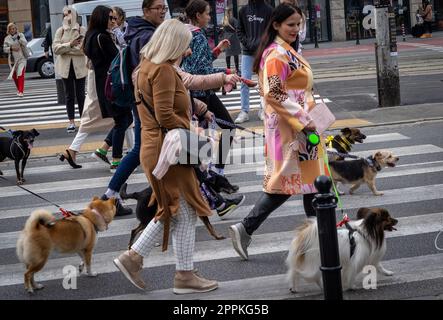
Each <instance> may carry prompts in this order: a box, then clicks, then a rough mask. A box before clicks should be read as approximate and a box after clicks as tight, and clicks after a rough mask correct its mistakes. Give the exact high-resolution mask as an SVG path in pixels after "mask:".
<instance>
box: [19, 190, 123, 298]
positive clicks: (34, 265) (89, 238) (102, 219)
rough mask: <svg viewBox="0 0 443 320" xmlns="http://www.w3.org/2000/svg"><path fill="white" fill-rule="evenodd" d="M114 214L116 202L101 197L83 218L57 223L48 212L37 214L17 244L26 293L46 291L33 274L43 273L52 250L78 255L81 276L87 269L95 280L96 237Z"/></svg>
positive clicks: (85, 211)
mask: <svg viewBox="0 0 443 320" xmlns="http://www.w3.org/2000/svg"><path fill="white" fill-rule="evenodd" d="M115 213H116V207H115V199H114V198H111V199H109V200H100V199H99V198H98V197H94V198H93V199H92V202H91V203H89V205H88V207H87V208H86V209H85V210H83V212H82V213H81V214H80V215H78V216H72V217H69V218H65V219H62V220H56V219H55V218H54V216H53V215H52V214H51V213H50V212H48V211H46V210H36V211H34V212H33V213H32V214H31V216H30V217H29V218H28V220H27V221H26V224H25V228H24V229H23V231H22V232H21V234H20V237H19V239H18V241H17V256H18V258H19V260H20V261H21V262H23V263H24V264H25V266H26V272H25V275H24V283H25V289H26V290H27V291H28V292H29V293H33V292H34V290H38V289H42V288H43V285H41V284H38V283H36V282H35V281H34V274H35V273H37V272H38V271H40V270H41V269H43V267H44V266H45V264H46V262H47V260H48V257H49V254H50V253H51V252H52V250H56V251H58V252H60V253H78V254H79V255H80V257H81V258H82V262H81V263H80V266H79V271H80V273H81V272H82V271H83V269H84V267H85V265H86V272H87V274H88V275H89V276H96V275H97V274H96V273H93V272H92V270H91V258H92V251H93V250H94V246H95V242H96V238H97V235H96V234H97V232H98V231H105V230H107V229H108V225H109V224H110V223H111V221H112V220H113V219H114V216H115Z"/></svg>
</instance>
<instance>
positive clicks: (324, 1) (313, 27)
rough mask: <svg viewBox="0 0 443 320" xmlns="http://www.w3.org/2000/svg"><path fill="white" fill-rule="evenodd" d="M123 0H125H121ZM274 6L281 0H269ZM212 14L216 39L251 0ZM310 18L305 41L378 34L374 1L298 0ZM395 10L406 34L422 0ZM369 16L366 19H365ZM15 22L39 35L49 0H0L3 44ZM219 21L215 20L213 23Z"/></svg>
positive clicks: (223, 3)
mask: <svg viewBox="0 0 443 320" xmlns="http://www.w3.org/2000/svg"><path fill="white" fill-rule="evenodd" d="M60 1H65V2H66V3H76V2H83V1H87V0H60ZM122 1H124V0H122ZM166 1H167V3H168V5H169V7H170V10H171V15H172V16H173V17H174V16H176V15H178V14H179V13H181V12H183V10H184V8H185V7H186V5H187V4H188V2H189V0H166ZM266 1H267V2H268V3H269V4H270V5H272V6H275V5H278V4H279V3H280V0H266ZM208 2H209V3H210V5H211V8H212V12H213V13H214V14H213V20H212V24H211V28H210V30H209V36H210V38H212V39H211V41H215V40H214V34H215V33H217V30H218V28H214V24H216V25H218V26H219V27H220V26H221V24H222V21H223V16H224V12H225V9H226V8H228V7H229V8H233V9H234V14H235V15H237V13H238V10H239V9H240V8H241V7H242V6H244V5H246V4H247V3H248V0H209V1H208ZM430 2H431V4H432V5H433V9H434V29H435V30H443V0H430ZM141 3H142V0H140V6H141ZM298 3H299V6H300V8H301V9H302V10H303V12H304V14H305V16H306V21H307V37H306V41H305V42H308V43H309V42H314V41H315V40H317V41H319V42H322V41H345V40H355V39H357V37H359V38H361V39H363V38H371V37H375V32H374V30H366V29H364V28H363V23H362V22H363V19H365V17H366V15H367V14H368V13H369V10H370V9H371V6H373V4H374V0H298ZM391 3H392V6H393V8H394V12H395V13H396V22H397V23H396V25H397V32H398V33H401V30H402V24H403V25H404V28H405V31H406V33H409V30H410V28H411V27H412V26H414V25H415V23H416V19H415V16H416V13H417V10H419V11H420V10H421V7H422V0H391ZM366 19H367V18H366ZM11 21H14V22H15V23H16V24H17V26H18V29H19V31H21V32H23V31H24V28H25V25H30V26H31V30H32V33H33V36H34V37H40V36H41V35H42V33H43V32H44V30H45V27H46V23H47V22H49V0H0V44H3V40H4V37H5V35H6V26H7V25H8V23H9V22H11ZM215 21H216V23H214V22H215ZM218 34H219V32H218ZM5 58H6V56H5V54H4V53H3V46H2V45H1V46H0V63H5V61H6V59H5Z"/></svg>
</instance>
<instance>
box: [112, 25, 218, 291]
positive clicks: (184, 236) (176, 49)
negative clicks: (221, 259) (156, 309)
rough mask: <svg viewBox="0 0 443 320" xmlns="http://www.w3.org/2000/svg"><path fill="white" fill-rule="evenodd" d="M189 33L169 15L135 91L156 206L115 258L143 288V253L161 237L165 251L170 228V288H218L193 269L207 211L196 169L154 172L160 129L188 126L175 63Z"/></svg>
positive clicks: (184, 93) (186, 100)
mask: <svg viewBox="0 0 443 320" xmlns="http://www.w3.org/2000/svg"><path fill="white" fill-rule="evenodd" d="M191 38H192V35H191V33H190V32H189V30H188V29H187V27H186V26H185V25H184V24H182V23H181V22H180V21H178V20H175V19H171V20H167V21H165V22H163V23H162V24H161V25H160V26H159V27H158V28H157V29H156V31H155V33H154V35H153V36H152V38H151V40H150V41H149V42H148V44H147V45H146V46H145V47H144V48H143V49H142V51H141V55H142V56H143V57H144V59H143V60H142V62H141V64H140V71H139V76H138V80H137V85H136V88H135V90H136V91H137V92H138V90H139V92H140V94H141V95H142V96H143V100H144V101H146V102H147V104H145V103H140V104H138V107H137V109H138V112H139V115H140V120H141V148H140V161H141V165H142V167H143V170H144V172H145V174H146V176H147V178H148V180H149V182H150V184H151V186H152V189H153V194H152V197H151V201H150V204H151V205H152V203H153V202H154V201H157V203H158V209H157V213H156V215H155V218H154V219H152V220H151V222H150V223H149V225H148V226H147V227H146V229H145V230H144V231H143V233H142V234H141V235H140V237H139V238H138V240H137V241H136V242H135V243H134V244H133V245H132V246H131V249H130V250H128V251H126V252H124V253H123V254H121V255H120V256H119V257H118V258H116V259H115V260H114V264H115V265H116V266H117V268H118V269H119V270H120V271H122V273H123V274H124V275H125V276H126V277H127V278H128V280H129V281H131V283H132V284H134V285H135V286H136V287H137V288H139V289H145V287H146V286H145V283H144V281H143V279H142V274H141V271H142V270H143V257H146V256H148V255H149V253H150V252H151V250H152V249H153V248H154V247H155V243H156V242H159V241H160V239H161V237H162V236H163V250H166V249H167V244H168V238H169V230H171V233H172V244H173V249H174V253H175V257H176V268H175V269H176V272H175V277H174V289H173V291H174V293H176V294H185V293H194V292H207V291H211V290H215V289H217V287H218V283H217V281H214V280H208V279H205V278H203V277H202V276H200V275H198V274H197V272H196V271H195V269H194V263H193V256H194V246H195V227H196V220H197V216H209V215H211V209H210V208H209V206H208V204H207V203H206V202H205V201H204V199H203V198H202V195H201V193H200V190H199V183H198V180H197V177H196V175H195V171H194V168H193V167H192V166H189V165H173V166H171V167H169V169H168V171H167V172H166V174H165V175H164V176H163V178H162V179H160V180H157V178H155V176H154V175H153V170H154V168H155V167H156V165H157V162H158V159H159V156H160V152H161V148H162V143H163V139H164V133H163V130H162V128H166V129H168V130H171V129H177V128H184V129H190V121H191V112H190V102H191V101H190V96H189V95H188V92H187V90H186V88H185V86H184V84H183V81H182V80H181V78H180V76H179V75H178V73H177V71H176V69H175V67H174V63H175V61H177V60H178V59H180V58H181V57H182V56H183V55H184V54H185V52H186V50H187V49H188V47H189V43H190V42H191ZM178 40H180V41H178ZM137 100H140V99H137ZM148 104H149V105H148ZM148 108H151V109H148ZM149 110H151V111H149ZM154 116H155V118H154ZM160 126H161V127H162V128H160Z"/></svg>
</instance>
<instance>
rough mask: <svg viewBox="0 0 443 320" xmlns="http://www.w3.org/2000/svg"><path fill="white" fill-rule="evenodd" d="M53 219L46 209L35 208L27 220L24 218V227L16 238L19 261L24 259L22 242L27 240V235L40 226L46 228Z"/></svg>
mask: <svg viewBox="0 0 443 320" xmlns="http://www.w3.org/2000/svg"><path fill="white" fill-rule="evenodd" d="M54 220H55V218H54V216H53V215H52V214H51V213H50V212H48V211H46V210H36V211H34V212H33V213H32V214H31V216H30V217H29V218H28V220H26V224H25V227H24V229H23V231H22V232H21V234H20V236H19V238H18V240H17V257H18V259H19V260H20V261H22V262H24V261H25V258H24V255H23V251H24V242H25V241H29V240H27V239H28V237H27V235H29V234H31V232H32V231H35V230H39V229H40V228H42V227H45V228H46V226H50V225H51V223H53V222H54Z"/></svg>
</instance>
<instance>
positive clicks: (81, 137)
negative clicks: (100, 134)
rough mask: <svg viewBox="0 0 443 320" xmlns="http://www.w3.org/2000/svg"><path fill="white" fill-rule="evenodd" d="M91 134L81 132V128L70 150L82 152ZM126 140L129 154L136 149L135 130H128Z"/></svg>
mask: <svg viewBox="0 0 443 320" xmlns="http://www.w3.org/2000/svg"><path fill="white" fill-rule="evenodd" d="M88 136H89V133H87V132H83V131H82V130H81V126H80V128H79V130H78V132H77V134H76V135H75V137H74V140H72V143H71V146H70V147H69V149H70V150H73V151H75V152H80V148H81V146H82V144H83V143H84V142H85V140H86V139H87V138H88ZM125 138H126V146H127V148H128V151H127V152H129V151H130V150H131V149H132V148H133V147H134V129H133V128H128V129H127V130H126V132H125Z"/></svg>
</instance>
